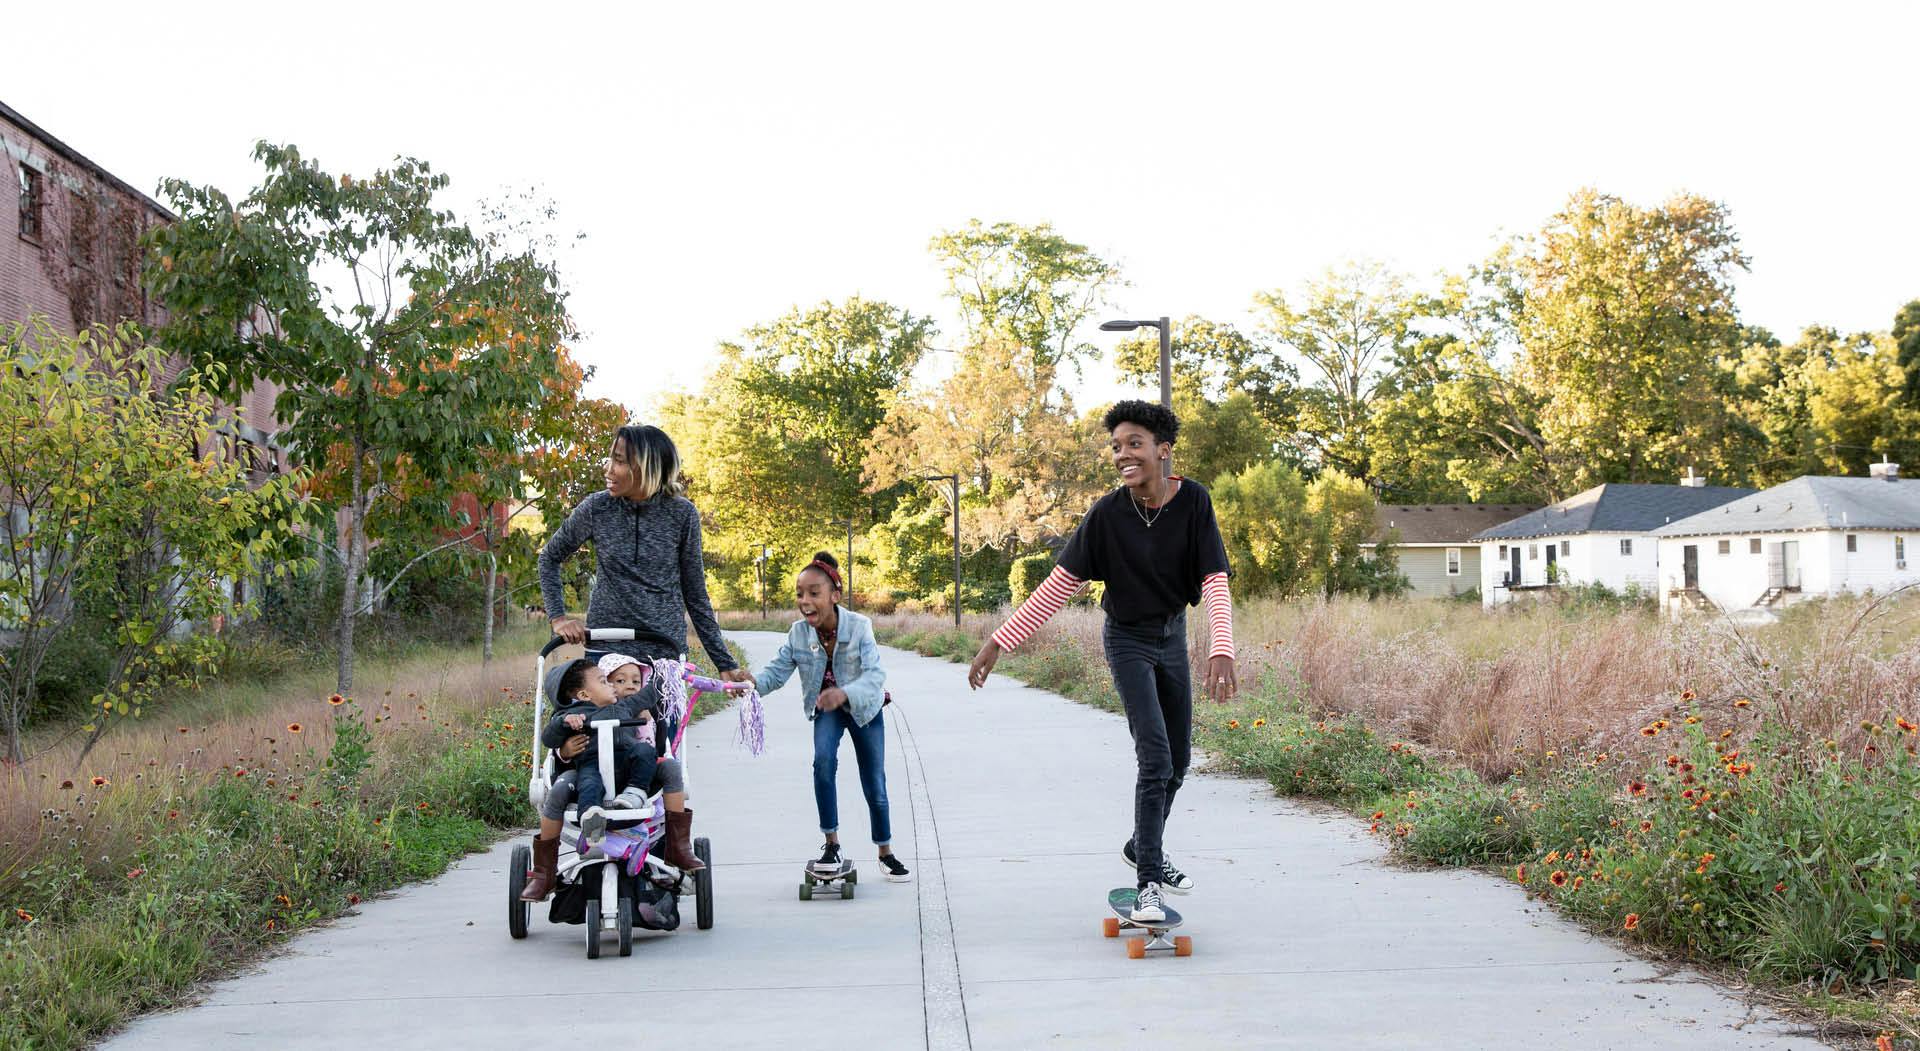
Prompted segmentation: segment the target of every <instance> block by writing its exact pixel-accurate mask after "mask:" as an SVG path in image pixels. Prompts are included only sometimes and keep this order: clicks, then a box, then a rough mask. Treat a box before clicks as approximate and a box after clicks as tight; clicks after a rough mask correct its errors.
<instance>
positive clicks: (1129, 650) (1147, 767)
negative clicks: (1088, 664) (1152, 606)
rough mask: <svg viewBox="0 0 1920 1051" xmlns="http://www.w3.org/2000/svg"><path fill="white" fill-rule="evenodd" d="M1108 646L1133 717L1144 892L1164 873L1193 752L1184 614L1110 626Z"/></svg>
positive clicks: (1136, 834)
mask: <svg viewBox="0 0 1920 1051" xmlns="http://www.w3.org/2000/svg"><path fill="white" fill-rule="evenodd" d="M1101 641H1102V642H1103V643H1104V644H1105V648H1106V652H1107V668H1108V670H1109V671H1111V672H1112V673H1113V687H1114V689H1115V690H1117V691H1119V694H1120V704H1121V706H1122V707H1124V708H1125V709H1126V712H1127V730H1128V731H1129V732H1130V733H1132V734H1133V755H1134V759H1135V760H1136V761H1137V763H1138V764H1139V772H1138V776H1137V778H1136V779H1135V781H1134V788H1133V851H1134V860H1135V863H1136V865H1137V866H1138V870H1139V881H1140V883H1141V884H1142V885H1144V884H1146V883H1148V882H1151V881H1152V880H1153V879H1154V878H1155V877H1156V876H1157V875H1158V873H1159V872H1160V866H1161V864H1162V862H1163V860H1164V859H1165V854H1164V853H1163V852H1162V847H1161V843H1162V840H1163V839H1164V838H1165V835H1166V829H1167V815H1168V814H1170V813H1172V812H1173V796H1174V793H1175V792H1178V791H1179V790H1180V783H1181V781H1182V780H1184V779H1185V777H1186V776H1187V763H1188V761H1189V760H1190V759H1191V758H1192V752H1193V679H1192V676H1191V674H1190V673H1189V671H1188V668H1187V615H1186V612H1185V611H1184V610H1182V611H1181V612H1180V613H1178V614H1176V615H1174V616H1172V617H1170V618H1168V619H1167V621H1166V623H1165V624H1161V625H1152V626H1146V625H1131V626H1130V625H1126V624H1116V623H1115V622H1113V621H1112V620H1108V621H1107V626H1106V630H1105V631H1104V632H1103V633H1102V636H1101Z"/></svg>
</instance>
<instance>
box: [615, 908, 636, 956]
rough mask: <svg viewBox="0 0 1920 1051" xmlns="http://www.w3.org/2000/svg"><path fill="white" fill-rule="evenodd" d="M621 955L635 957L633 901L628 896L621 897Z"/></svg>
mask: <svg viewBox="0 0 1920 1051" xmlns="http://www.w3.org/2000/svg"><path fill="white" fill-rule="evenodd" d="M618 922H619V925H620V955H622V956H632V955H633V899H632V898H630V897H627V896H626V895H621V897H620V916H619V920H618Z"/></svg>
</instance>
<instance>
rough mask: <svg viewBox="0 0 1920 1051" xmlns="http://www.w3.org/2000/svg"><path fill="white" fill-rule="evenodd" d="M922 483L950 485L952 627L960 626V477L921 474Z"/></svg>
mask: <svg viewBox="0 0 1920 1051" xmlns="http://www.w3.org/2000/svg"><path fill="white" fill-rule="evenodd" d="M920 480H921V481H923V482H947V483H949V484H951V485H952V487H953V489H952V493H953V626H954V627H956V628H957V627H959V626H960V476H959V475H957V474H923V475H921V476H920Z"/></svg>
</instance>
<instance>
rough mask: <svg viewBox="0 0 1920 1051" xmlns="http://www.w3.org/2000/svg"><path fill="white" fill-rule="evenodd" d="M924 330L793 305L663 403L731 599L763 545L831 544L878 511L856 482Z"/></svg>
mask: <svg viewBox="0 0 1920 1051" xmlns="http://www.w3.org/2000/svg"><path fill="white" fill-rule="evenodd" d="M931 332H932V324H931V322H929V321H928V320H927V319H926V318H923V317H920V316H917V315H915V314H913V313H911V312H910V311H907V310H903V309H900V308H898V307H894V306H891V305H889V304H886V303H882V302H877V301H873V300H866V299H861V298H859V297H857V296H856V297H854V298H851V299H848V300H846V301H844V302H840V303H822V304H820V305H818V306H816V307H812V308H809V309H806V310H798V309H796V310H794V311H792V312H791V313H789V314H787V315H785V316H783V317H781V318H779V319H777V320H775V321H773V322H770V323H768V324H765V325H758V326H755V327H753V328H751V329H749V330H747V332H746V333H745V334H744V336H743V338H742V339H741V340H739V341H737V342H729V343H724V344H722V345H721V348H720V361H719V363H718V365H717V366H716V367H715V369H714V371H713V372H712V373H711V374H710V375H709V377H708V379H707V382H706V385H705V387H704V389H703V390H702V391H701V392H700V394H699V395H698V396H686V395H682V396H678V397H669V398H668V399H666V400H665V401H664V402H663V403H662V406H661V409H662V416H663V419H662V423H663V425H664V426H666V427H667V429H668V431H669V432H670V433H672V434H673V435H674V439H675V441H676V442H678V443H679V444H680V446H681V451H682V453H683V454H684V458H685V460H686V462H687V464H688V482H689V489H690V491H691V492H692V493H693V494H694V496H695V499H696V500H697V501H698V502H699V504H700V507H701V511H702V513H703V514H704V515H705V516H706V518H707V524H708V532H707V537H706V547H707V551H708V552H709V554H710V564H711V565H712V567H713V568H714V570H715V576H716V579H717V578H721V577H724V578H728V580H729V583H728V584H727V587H726V591H727V592H728V594H729V595H734V596H737V595H738V594H739V593H741V592H743V591H745V590H746V589H747V586H748V582H749V581H750V580H751V579H752V578H753V572H754V561H753V560H754V557H755V555H756V554H757V553H758V552H759V550H760V547H761V546H762V545H763V544H764V545H769V546H772V547H775V548H776V549H778V550H779V551H781V552H783V555H784V557H788V558H792V557H798V556H803V555H811V554H812V553H813V550H814V549H815V548H817V547H822V546H831V544H830V542H831V539H832V537H834V536H835V535H836V534H837V531H836V530H835V529H834V528H833V526H832V525H831V523H832V522H833V521H834V520H836V519H844V518H848V517H852V518H853V519H855V520H856V521H857V522H858V521H861V520H871V519H872V518H873V517H874V516H875V513H876V511H879V512H882V513H884V511H885V510H886V509H887V501H884V500H882V501H880V502H879V504H878V506H876V504H875V501H874V499H873V498H872V497H871V496H870V495H869V493H868V491H867V489H866V487H865V486H864V485H863V482H862V475H861V472H862V468H863V466H864V460H865V455H866V449H867V444H868V436H869V435H871V434H872V433H873V432H874V430H875V429H876V428H878V427H879V426H880V425H881V422H882V421H883V420H884V419H885V417H886V413H887V407H888V405H889V399H890V398H891V396H892V393H893V392H894V391H895V390H897V389H898V388H900V387H902V386H904V385H905V384H906V382H907V379H908V377H909V376H910V374H911V373H912V371H913V368H914V366H915V365H916V364H918V362H919V361H920V359H921V357H922V356H923V355H924V354H925V353H926V344H927V340H928V338H929V336H930V334H931ZM803 549H804V550H803ZM803 561H804V560H803ZM794 568H796V569H797V568H798V564H796V565H795V566H794ZM856 579H858V575H857V574H856Z"/></svg>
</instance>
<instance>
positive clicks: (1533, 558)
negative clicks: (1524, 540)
mask: <svg viewBox="0 0 1920 1051" xmlns="http://www.w3.org/2000/svg"><path fill="white" fill-rule="evenodd" d="M1527 561H1529V562H1538V561H1540V545H1539V544H1528V545H1527Z"/></svg>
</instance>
